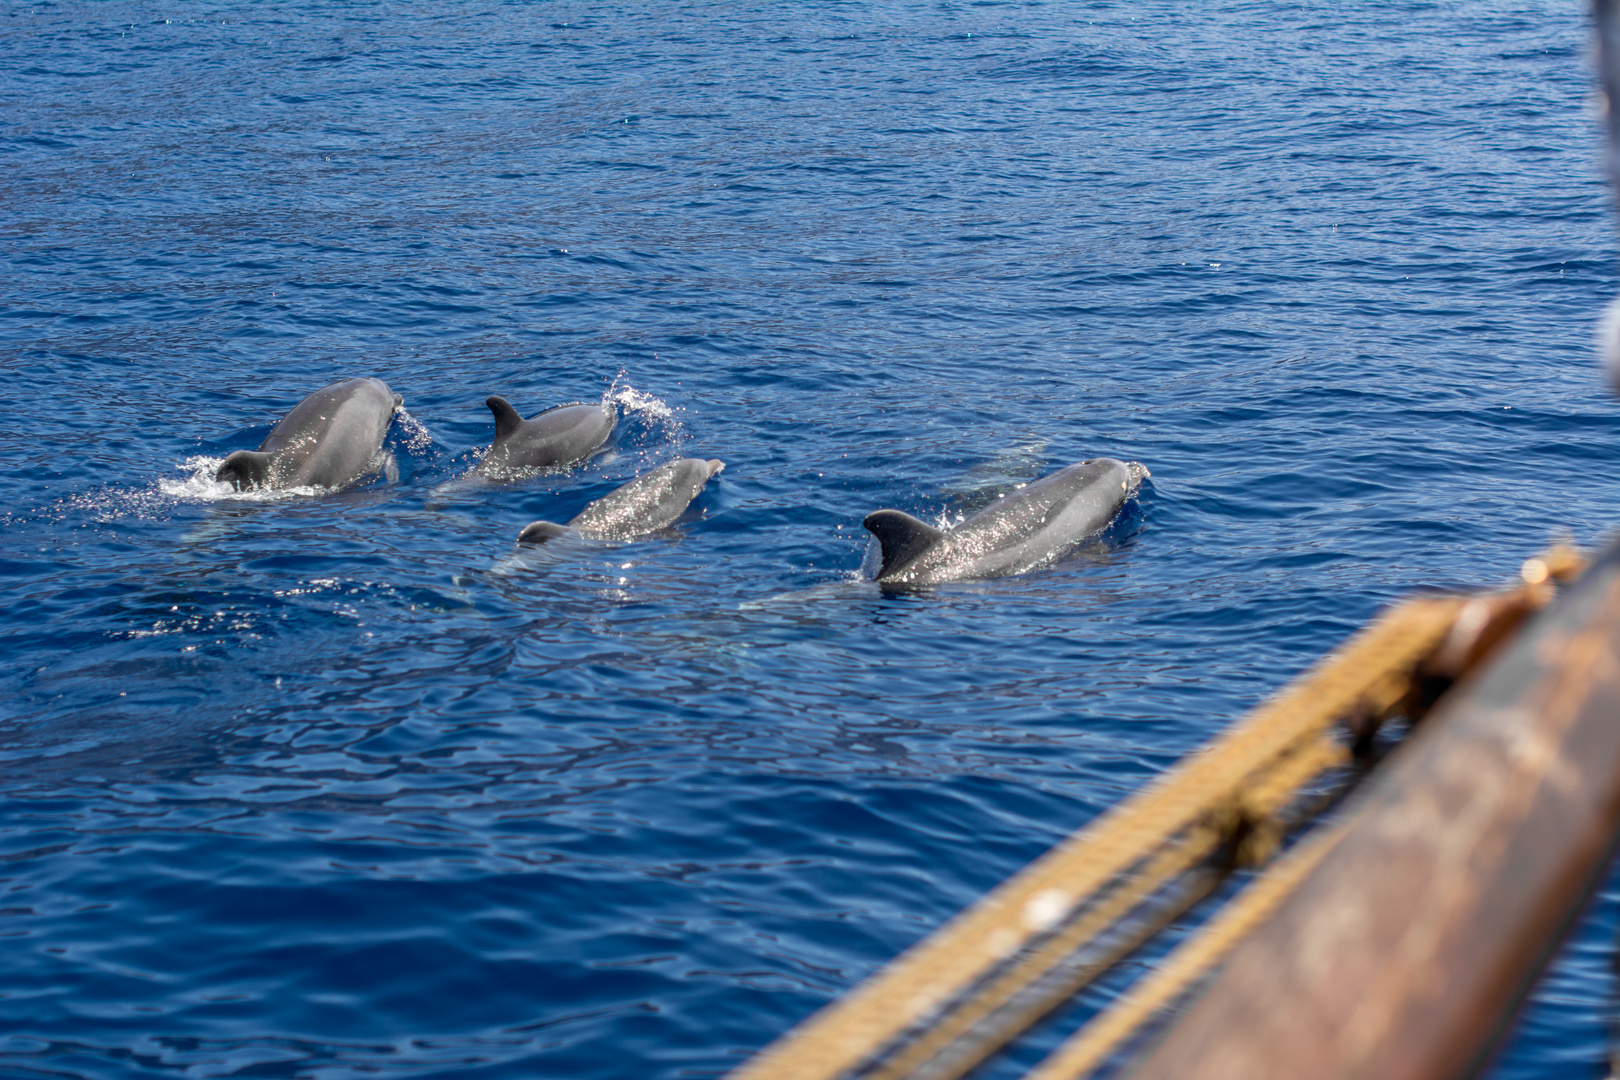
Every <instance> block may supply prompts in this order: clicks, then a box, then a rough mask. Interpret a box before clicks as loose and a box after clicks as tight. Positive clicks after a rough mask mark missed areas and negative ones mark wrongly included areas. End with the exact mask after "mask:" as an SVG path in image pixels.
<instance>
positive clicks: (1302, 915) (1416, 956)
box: [735, 546, 1620, 1080]
mask: <svg viewBox="0 0 1620 1080" xmlns="http://www.w3.org/2000/svg"><path fill="white" fill-rule="evenodd" d="M1583 568H1584V563H1583V560H1582V559H1581V557H1580V556H1579V555H1578V554H1577V553H1575V552H1574V551H1573V550H1572V549H1570V548H1567V547H1563V546H1560V547H1555V548H1554V549H1552V550H1551V551H1549V552H1547V553H1546V554H1544V555H1542V556H1539V557H1537V558H1533V559H1530V560H1527V561H1526V563H1525V565H1524V568H1523V571H1522V577H1523V583H1522V584H1521V585H1520V586H1518V587H1516V588H1513V589H1510V590H1506V591H1503V592H1497V593H1487V594H1480V595H1476V596H1432V597H1420V598H1417V599H1413V600H1409V601H1407V602H1405V603H1403V604H1400V605H1397V606H1396V607H1394V608H1392V609H1390V610H1389V611H1387V612H1386V613H1385V614H1384V615H1383V616H1381V617H1380V618H1379V619H1377V620H1376V621H1374V622H1373V623H1372V624H1371V625H1369V626H1368V627H1367V628H1366V629H1364V630H1363V631H1362V632H1361V633H1359V634H1357V635H1356V636H1354V637H1353V638H1351V639H1350V640H1349V641H1348V642H1346V643H1345V644H1344V645H1343V646H1341V647H1340V648H1339V649H1338V650H1336V651H1335V652H1334V653H1333V654H1331V655H1330V656H1328V657H1327V658H1325V659H1324V660H1323V661H1321V662H1320V663H1319V664H1317V665H1316V666H1315V667H1314V668H1312V669H1311V670H1310V671H1308V672H1306V673H1305V674H1304V675H1302V676H1300V677H1299V678H1298V679H1296V680H1294V682H1293V683H1291V684H1290V685H1289V686H1288V687H1286V688H1284V689H1283V690H1282V691H1281V692H1280V693H1279V694H1278V695H1277V696H1276V697H1275V698H1273V699H1272V700H1271V701H1269V702H1267V703H1265V704H1263V705H1262V706H1260V707H1259V708H1258V709H1256V710H1255V711H1254V712H1253V713H1251V714H1250V716H1248V717H1247V718H1245V719H1244V720H1243V721H1241V722H1240V723H1239V724H1237V725H1236V726H1234V727H1233V728H1232V729H1231V730H1230V731H1228V732H1227V733H1225V734H1224V735H1222V736H1221V737H1220V738H1218V739H1217V740H1216V741H1215V742H1214V743H1212V744H1211V745H1210V746H1209V747H1208V748H1206V749H1205V750H1204V751H1202V752H1200V753H1198V754H1195V755H1193V756H1191V757H1190V758H1188V759H1187V760H1186V761H1184V762H1182V763H1181V764H1180V765H1179V766H1177V768H1175V769H1174V770H1172V771H1171V772H1169V773H1167V774H1166V775H1165V776H1164V777H1162V778H1160V779H1159V780H1158V781H1156V782H1155V783H1153V784H1151V785H1150V786H1149V787H1148V788H1147V789H1145V790H1144V791H1142V792H1141V793H1139V794H1137V795H1136V796H1134V797H1132V798H1130V799H1128V800H1126V801H1125V802H1123V803H1121V804H1120V805H1119V806H1117V807H1115V808H1114V809H1113V810H1111V811H1109V812H1107V813H1105V814H1103V815H1101V816H1100V817H1099V818H1098V819H1097V820H1096V821H1095V822H1094V823H1093V824H1092V825H1091V826H1089V827H1088V828H1087V829H1085V830H1082V831H1081V832H1080V833H1078V834H1076V835H1075V836H1074V837H1072V838H1071V839H1069V840H1068V841H1066V842H1064V843H1063V844H1061V845H1059V846H1058V847H1056V848H1054V849H1053V850H1052V851H1051V852H1049V853H1048V854H1047V855H1045V856H1043V857H1042V858H1041V859H1039V860H1037V861H1036V862H1035V863H1033V864H1031V865H1030V866H1029V867H1028V868H1026V869H1025V870H1024V871H1022V872H1021V873H1019V874H1018V875H1016V876H1015V877H1013V878H1012V879H1010V880H1009V881H1007V882H1006V883H1004V884H1003V885H1002V886H1000V887H999V888H998V889H996V890H995V891H994V892H992V893H991V894H990V895H989V896H987V897H985V898H984V899H983V900H981V901H980V902H979V903H977V904H976V905H974V906H973V907H971V908H969V909H968V910H967V911H966V912H964V913H963V914H962V915H960V916H958V917H957V918H956V919H955V920H953V921H952V922H951V923H949V924H947V925H946V926H945V927H943V928H942V929H941V930H940V931H938V932H937V933H936V934H935V935H933V936H932V937H930V938H929V939H927V940H925V941H923V942H921V943H920V944H918V945H917V946H915V947H913V948H912V949H911V950H909V951H908V952H907V953H906V954H904V955H903V956H901V957H900V958H899V959H898V960H896V961H895V962H894V963H893V964H891V965H890V966H889V967H888V968H887V969H885V970H884V971H883V972H880V973H879V974H878V975H877V976H875V977H874V978H873V979H871V980H870V981H869V982H867V983H866V984H865V985H863V986H861V987H859V988H857V989H856V990H855V991H854V992H852V993H851V994H850V995H849V996H848V997H846V998H845V999H844V1000H842V1001H840V1002H836V1003H834V1004H832V1005H830V1006H828V1007H827V1008H826V1009H824V1010H823V1011H822V1012H821V1013H819V1014H817V1015H816V1016H814V1017H812V1018H811V1019H810V1020H809V1021H807V1022H806V1023H805V1024H804V1025H802V1026H801V1027H800V1028H799V1029H797V1030H796V1031H793V1032H790V1033H789V1034H788V1035H787V1036H785V1037H783V1038H782V1039H781V1040H779V1041H778V1042H777V1043H776V1044H774V1045H773V1046H772V1047H770V1048H768V1049H767V1050H766V1051H765V1052H764V1053H763V1054H761V1055H760V1056H759V1057H758V1058H756V1059H755V1060H754V1061H753V1062H751V1063H749V1064H748V1065H746V1066H745V1067H744V1068H743V1069H742V1070H740V1071H739V1072H738V1073H737V1074H735V1075H736V1077H737V1078H738V1080H832V1078H839V1077H842V1078H857V1077H858V1078H862V1080H866V1078H896V1080H898V1078H901V1077H906V1078H928V1080H949V1078H953V1077H958V1076H962V1075H964V1074H965V1073H967V1072H968V1071H970V1070H971V1069H973V1068H974V1067H975V1066H977V1065H978V1064H979V1063H981V1062H983V1061H984V1060H986V1059H987V1058H988V1057H990V1056H991V1055H993V1054H995V1053H996V1052H998V1051H999V1050H1001V1049H1002V1048H1003V1047H1005V1046H1007V1045H1008V1044H1010V1043H1011V1042H1012V1041H1013V1040H1014V1039H1016V1038H1018V1037H1019V1036H1020V1035H1022V1034H1023V1033H1024V1032H1025V1031H1027V1030H1028V1029H1029V1028H1031V1027H1032V1026H1033V1025H1035V1024H1036V1023H1038V1022H1039V1021H1041V1020H1042V1019H1043V1018H1044V1017H1046V1016H1047V1015H1049V1014H1050V1013H1052V1012H1053V1011H1054V1010H1056V1009H1058V1008H1060V1007H1062V1006H1064V1005H1066V1004H1068V1003H1070V1002H1071V1001H1072V1000H1073V998H1074V996H1075V994H1076V993H1077V992H1078V991H1079V990H1080V989H1082V988H1083V987H1085V986H1086V985H1088V984H1089V983H1091V982H1092V981H1094V980H1095V979H1096V978H1098V977H1100V976H1101V975H1103V974H1105V973H1107V972H1109V971H1111V970H1116V968H1115V967H1114V965H1116V964H1117V963H1118V962H1119V961H1120V960H1122V959H1124V958H1125V957H1127V956H1129V955H1130V954H1132V953H1133V952H1134V951H1135V950H1136V949H1138V948H1139V947H1140V946H1141V945H1143V944H1144V943H1145V942H1147V941H1149V940H1150V939H1151V938H1152V936H1153V935H1154V934H1155V933H1157V932H1158V931H1159V930H1162V929H1163V928H1165V927H1166V926H1168V925H1170V924H1171V923H1172V922H1173V921H1174V920H1176V919H1178V918H1181V917H1183V916H1185V915H1187V913H1189V912H1190V911H1192V910H1193V909H1194V908H1195V907H1196V906H1197V905H1198V904H1199V903H1200V901H1202V900H1204V899H1205V898H1207V897H1209V896H1210V895H1211V894H1212V893H1214V892H1215V891H1216V890H1217V889H1219V888H1221V886H1222V885H1223V884H1224V883H1226V882H1228V881H1231V880H1235V879H1236V880H1246V886H1245V887H1244V888H1243V889H1242V890H1241V891H1239V892H1237V893H1236V894H1235V896H1233V897H1232V898H1231V900H1230V902H1229V903H1228V904H1227V905H1226V907H1225V908H1224V909H1222V910H1219V911H1217V912H1215V913H1213V914H1211V915H1209V916H1208V918H1207V919H1205V920H1204V921H1203V922H1202V924H1201V925H1200V926H1199V927H1198V928H1197V929H1196V930H1195V931H1194V932H1193V933H1191V934H1190V935H1189V936H1188V937H1187V938H1186V939H1185V940H1184V941H1183V942H1182V943H1181V944H1180V945H1179V946H1178V947H1177V948H1176V949H1175V950H1173V951H1171V952H1170V953H1169V954H1168V955H1167V956H1166V957H1164V959H1163V960H1162V961H1159V962H1157V963H1156V964H1155V965H1154V970H1153V971H1152V972H1150V973H1149V974H1147V975H1144V976H1142V977H1141V978H1139V979H1137V980H1136V982H1135V983H1134V984H1133V985H1132V986H1130V987H1129V988H1128V989H1127V990H1126V991H1125V992H1124V994H1123V995H1122V996H1121V997H1120V998H1119V999H1118V1000H1116V1001H1114V1002H1113V1003H1112V1004H1111V1005H1110V1006H1109V1007H1107V1008H1105V1009H1104V1010H1102V1011H1101V1012H1100V1013H1098V1014H1097V1015H1096V1016H1095V1017H1093V1018H1092V1019H1091V1020H1090V1021H1089V1022H1088V1023H1087V1024H1086V1025H1085V1026H1084V1027H1082V1028H1081V1029H1080V1031H1078V1032H1077V1033H1076V1034H1075V1035H1074V1036H1072V1037H1071V1038H1070V1039H1069V1040H1068V1041H1067V1042H1066V1043H1064V1044H1063V1045H1062V1046H1060V1047H1059V1048H1058V1049H1057V1050H1056V1051H1055V1052H1054V1053H1053V1054H1052V1055H1051V1056H1049V1057H1048V1058H1047V1060H1046V1061H1044V1062H1042V1063H1040V1064H1039V1065H1037V1066H1036V1067H1035V1069H1034V1070H1033V1071H1031V1072H1030V1073H1029V1074H1028V1075H1029V1076H1031V1077H1033V1078H1037V1080H1067V1078H1073V1077H1081V1076H1087V1075H1090V1074H1091V1073H1092V1072H1093V1071H1094V1070H1095V1069H1096V1068H1098V1067H1099V1066H1104V1065H1110V1064H1118V1063H1119V1059H1120V1055H1121V1054H1122V1053H1126V1052H1129V1051H1131V1050H1134V1049H1136V1048H1137V1047H1139V1046H1140V1045H1141V1044H1142V1043H1143V1042H1146V1041H1147V1038H1146V1035H1145V1034H1144V1033H1148V1034H1151V1033H1152V1028H1153V1025H1154V1023H1156V1022H1158V1020H1159V1019H1160V1018H1161V1017H1162V1014H1163V1011H1164V1010H1165V1009H1166V1008H1168V1007H1171V1006H1174V1005H1177V1004H1183V1005H1184V1004H1185V1003H1186V1001H1187V999H1188V998H1189V997H1191V995H1192V993H1193V991H1195V990H1197V989H1198V988H1199V987H1203V990H1202V992H1201V993H1199V994H1198V996H1197V999H1196V1000H1195V1001H1194V1002H1193V1004H1192V1006H1191V1008H1190V1011H1188V1012H1187V1014H1186V1015H1185V1016H1184V1017H1183V1018H1182V1019H1181V1020H1180V1022H1179V1023H1177V1024H1175V1026H1173V1027H1172V1028H1171V1029H1170V1030H1169V1031H1168V1032H1167V1033H1166V1034H1164V1036H1163V1038H1162V1040H1161V1041H1160V1043H1159V1044H1158V1045H1157V1046H1156V1047H1154V1048H1152V1049H1151V1051H1150V1052H1149V1054H1148V1056H1147V1057H1146V1058H1145V1060H1140V1061H1138V1062H1136V1064H1135V1067H1134V1068H1132V1069H1131V1070H1129V1072H1130V1075H1131V1076H1132V1077H1134V1078H1136V1080H1146V1078H1150V1077H1151V1078H1160V1077H1164V1078H1168V1077H1199V1078H1205V1077H1208V1078H1215V1077H1221V1078H1227V1077H1230V1078H1233V1080H1237V1078H1242V1080H1265V1078H1270V1077H1276V1078H1282V1077H1302V1076H1310V1077H1313V1078H1337V1077H1343V1078H1349V1077H1369V1078H1372V1077H1376V1078H1380V1080H1383V1078H1391V1080H1398V1078H1414V1080H1415V1078H1423V1080H1440V1078H1449V1077H1462V1076H1467V1075H1469V1074H1471V1073H1472V1072H1473V1071H1475V1070H1476V1069H1477V1068H1478V1067H1479V1066H1480V1065H1481V1064H1482V1063H1483V1062H1484V1061H1485V1060H1486V1058H1487V1057H1488V1055H1489V1052H1490V1050H1491V1048H1492V1047H1493V1046H1494V1044H1495V1041H1496V1039H1497V1037H1498V1036H1499V1035H1500V1034H1501V1032H1502V1031H1503V1030H1504V1029H1505V1027H1506V1025H1507V1024H1508V1022H1509V1020H1510V1019H1511V1016H1512V1013H1513V1011H1514V1009H1515V1008H1516V1006H1517V1004H1518V1002H1519V1001H1520V1000H1521V998H1522V997H1523V995H1524V993H1525V992H1526V991H1527V990H1528V988H1529V987H1530V985H1531V983H1532V981H1533V980H1534V977H1535V975H1536V974H1537V973H1538V972H1539V970H1540V968H1541V966H1542V964H1543V963H1544V962H1545V960H1546V959H1547V957H1548V956H1549V955H1550V954H1551V952H1552V950H1553V948H1554V946H1555V945H1556V943H1557V941H1558V939H1559V937H1560V935H1561V934H1562V931H1563V930H1564V929H1565V928H1566V927H1567V926H1568V924H1569V923H1570V921H1571V920H1572V919H1573V918H1574V917H1575V915H1576V914H1577V913H1578V912H1579V910H1580V908H1581V906H1582V904H1583V902H1584V900H1585V899H1586V897H1587V895H1588V893H1589V892H1590V890H1591V888H1592V886H1593V884H1594V883H1595V882H1596V880H1597V879H1598V877H1599V875H1600V874H1601V872H1602V870H1603V868H1604V867H1605V866H1606V864H1607V861H1608V858H1609V855H1610V853H1611V851H1612V849H1613V845H1614V839H1615V834H1616V830H1617V828H1620V655H1617V649H1616V645H1617V643H1620V546H1617V547H1616V548H1612V549H1611V550H1610V551H1609V552H1608V553H1606V554H1605V555H1604V556H1603V558H1602V559H1601V560H1600V561H1599V562H1598V563H1597V564H1596V565H1595V566H1593V567H1592V568H1591V569H1590V570H1586V571H1585V572H1584V573H1583V572H1582V571H1583ZM1571 580H1573V581H1574V583H1573V584H1572V585H1570V586H1568V587H1567V588H1566V589H1565V590H1564V593H1563V595H1560V596H1558V597H1557V600H1556V602H1552V601H1553V600H1554V596H1555V593H1556V592H1557V589H1558V584H1557V583H1559V582H1564V581H1571ZM1549 605H1550V606H1549ZM1454 683H1456V684H1458V685H1456V686H1455V688H1453V684H1454ZM1393 718H1404V719H1405V720H1407V721H1408V722H1409V723H1411V724H1412V725H1414V726H1413V727H1412V729H1411V730H1412V734H1411V735H1410V736H1408V737H1407V738H1406V739H1405V740H1404V742H1402V743H1401V744H1400V745H1399V746H1398V747H1397V749H1396V750H1395V751H1394V752H1393V753H1392V754H1390V755H1389V757H1388V761H1387V763H1385V764H1382V765H1380V764H1379V762H1380V761H1381V760H1382V754H1381V748H1383V747H1386V746H1387V744H1388V742H1389V740H1390V739H1391V738H1392V737H1393V735H1394V734H1398V732H1399V730H1401V729H1400V728H1399V727H1396V728H1393V729H1385V725H1386V722H1387V721H1389V720H1391V719H1393ZM1363 777H1365V778H1367V781H1368V782H1367V783H1365V784H1361V785H1360V786H1359V788H1358V789H1357V790H1355V793H1354V795H1353V796H1352V797H1351V799H1350V800H1349V802H1348V803H1347V804H1346V805H1345V806H1344V808H1343V810H1342V812H1341V813H1339V814H1337V815H1336V816H1335V815H1331V814H1326V813H1324V812H1325V811H1329V810H1331V808H1332V807H1333V805H1334V804H1335V802H1336V801H1337V800H1338V799H1339V798H1340V797H1341V796H1342V795H1344V794H1345V793H1346V792H1349V791H1351V789H1352V788H1357V785H1358V783H1359V782H1360V781H1361V780H1362V778H1363ZM1324 817H1333V818H1334V820H1330V821H1328V822H1327V823H1325V824H1324V823H1321V819H1323V818H1324ZM1313 825H1314V828H1312V826H1313ZM1296 833H1304V836H1303V838H1302V839H1300V840H1299V841H1298V842H1297V843H1293V844H1292V845H1291V846H1290V844H1289V838H1290V837H1291V836H1292V835H1294V834H1296ZM1279 852H1281V853H1282V854H1281V855H1280V856H1279ZM1223 964H1224V967H1222V966H1221V965H1223ZM1217 968H1219V969H1220V971H1219V974H1218V975H1217V976H1215V977H1214V978H1213V980H1212V979H1211V978H1210V976H1211V973H1212V972H1214V971H1216V970H1217Z"/></svg>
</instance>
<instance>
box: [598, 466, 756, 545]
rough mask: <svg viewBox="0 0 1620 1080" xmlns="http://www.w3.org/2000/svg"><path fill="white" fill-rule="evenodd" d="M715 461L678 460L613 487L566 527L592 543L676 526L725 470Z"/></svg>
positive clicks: (620, 538) (623, 538)
mask: <svg viewBox="0 0 1620 1080" xmlns="http://www.w3.org/2000/svg"><path fill="white" fill-rule="evenodd" d="M725 467H726V466H725V463H724V462H722V461H717V460H714V459H709V460H704V459H702V458H678V459H677V460H675V461H670V462H666V463H665V464H663V465H660V466H659V467H658V468H656V469H654V470H652V471H651V472H648V473H643V474H642V475H640V476H638V477H636V478H635V479H634V480H632V481H630V482H629V483H628V484H625V485H624V486H623V487H619V488H615V489H614V490H613V491H610V492H608V493H607V494H606V495H604V496H602V497H601V498H600V499H597V500H596V501H595V502H593V503H591V504H590V505H588V506H586V507H585V509H583V510H581V511H580V512H579V513H578V514H577V515H576V516H575V517H574V519H573V520H572V521H570V522H569V523H568V524H569V525H570V526H572V527H573V528H574V529H576V530H578V532H579V534H580V535H581V536H588V537H590V538H592V539H594V540H628V539H630V538H631V537H635V536H645V535H646V534H647V533H652V532H657V531H658V530H659V529H664V528H668V527H669V526H671V525H673V524H675V521H676V519H678V518H679V517H680V516H681V515H682V514H684V513H686V508H687V507H688V506H690V505H692V500H693V499H695V498H697V497H698V493H699V492H701V491H702V490H703V488H704V485H706V484H707V483H708V482H709V479H710V477H712V476H714V475H715V474H716V473H718V472H720V470H721V469H724V468H725Z"/></svg>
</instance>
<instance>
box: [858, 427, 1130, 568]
mask: <svg viewBox="0 0 1620 1080" xmlns="http://www.w3.org/2000/svg"><path fill="white" fill-rule="evenodd" d="M1146 475H1148V473H1147V470H1146V469H1144V468H1143V467H1142V466H1140V465H1135V466H1134V468H1133V466H1132V465H1127V464H1126V463H1125V462H1123V461H1117V460H1115V459H1114V458H1095V459H1093V460H1091V461H1083V462H1081V463H1080V464H1078V465H1070V466H1069V467H1068V468H1065V469H1060V470H1058V471H1057V472H1055V473H1053V474H1051V475H1050V476H1046V477H1043V478H1041V479H1040V480H1037V481H1035V482H1034V483H1032V484H1027V485H1025V486H1024V487H1022V488H1019V489H1018V490H1016V491H1012V492H1009V493H1007V494H1006V495H1003V496H1002V497H1001V498H999V499H997V500H996V501H995V502H993V503H991V504H990V505H989V506H987V507H985V508H984V509H983V510H980V511H979V512H978V513H977V514H974V515H973V516H972V517H970V518H968V519H967V520H966V521H964V522H962V524H960V525H958V526H957V527H956V528H954V529H950V530H948V531H941V530H939V529H935V528H933V527H931V526H929V525H926V524H924V523H923V522H921V521H918V520H917V519H916V518H914V517H912V516H910V515H909V514H902V513H901V512H900V511H898V510H879V511H877V512H876V513H874V514H869V515H868V516H867V518H866V520H865V521H864V522H863V523H862V524H864V525H865V526H866V528H867V529H869V530H871V532H872V533H873V534H874V535H876V536H877V538H878V543H879V544H881V545H882V547H883V565H882V567H881V568H880V569H879V570H878V575H877V580H878V581H880V582H884V583H893V584H905V585H924V584H932V583H935V582H941V581H962V580H966V579H969V578H988V577H1000V576H1002V575H1006V574H1021V573H1023V572H1024V571H1026V570H1032V569H1034V568H1035V567H1037V566H1042V565H1045V564H1047V563H1050V562H1052V561H1054V560H1056V559H1057V558H1059V557H1061V556H1062V555H1063V554H1064V553H1065V552H1066V551H1067V550H1069V549H1071V548H1073V547H1074V546H1075V545H1076V544H1078V543H1079V542H1080V541H1082V540H1084V539H1086V538H1087V537H1090V536H1094V535H1096V534H1097V533H1100V532H1101V531H1102V530H1104V529H1106V528H1107V527H1108V524H1109V523H1110V522H1111V521H1113V519H1114V517H1115V515H1116V514H1118V513H1119V509H1120V507H1121V506H1122V505H1123V504H1124V502H1125V500H1126V499H1127V498H1129V497H1130V495H1131V493H1132V492H1133V491H1135V490H1136V487H1137V485H1138V484H1140V483H1141V480H1142V478H1143V477H1145V476H1146Z"/></svg>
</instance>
